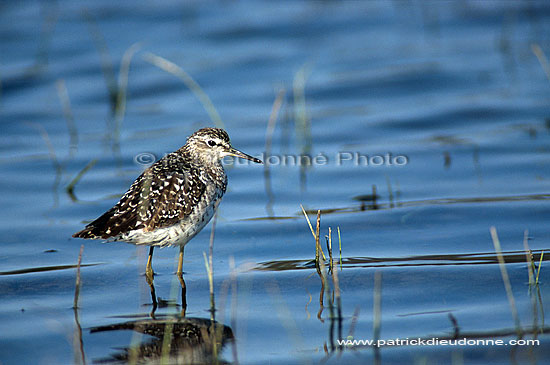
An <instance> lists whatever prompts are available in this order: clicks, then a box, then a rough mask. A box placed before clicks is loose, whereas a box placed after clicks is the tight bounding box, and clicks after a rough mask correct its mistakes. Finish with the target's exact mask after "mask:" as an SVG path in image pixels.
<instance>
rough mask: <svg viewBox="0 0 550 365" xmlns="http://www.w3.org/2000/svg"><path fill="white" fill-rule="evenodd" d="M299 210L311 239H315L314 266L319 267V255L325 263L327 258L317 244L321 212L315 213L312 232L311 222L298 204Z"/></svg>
mask: <svg viewBox="0 0 550 365" xmlns="http://www.w3.org/2000/svg"><path fill="white" fill-rule="evenodd" d="M300 208H302V212H303V213H304V217H306V221H307V224H308V225H309V229H310V230H311V234H312V235H313V238H314V239H315V266H316V267H317V268H318V267H319V259H320V255H323V260H324V261H326V260H327V257H326V256H325V253H324V252H323V249H322V248H321V245H320V244H319V229H320V225H321V211H320V210H318V211H317V225H316V230H315V231H314V230H313V226H312V225H311V221H310V220H309V217H308V216H307V213H306V210H305V209H304V207H303V206H302V205H301V204H300ZM317 271H319V269H318V270H317Z"/></svg>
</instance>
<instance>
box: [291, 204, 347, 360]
mask: <svg viewBox="0 0 550 365" xmlns="http://www.w3.org/2000/svg"><path fill="white" fill-rule="evenodd" d="M300 207H301V208H302V212H303V213H304V216H305V218H306V221H307V223H308V225H309V229H310V230H311V234H312V235H313V237H314V239H315V268H316V269H317V274H318V275H319V277H320V278H321V291H320V293H319V306H320V309H319V313H318V314H317V318H319V320H320V321H321V322H323V319H322V318H321V314H322V312H323V308H324V305H323V302H324V295H325V291H326V295H327V297H328V300H329V312H330V328H329V339H330V347H331V351H334V349H335V343H334V325H335V322H337V324H338V327H337V328H338V338H339V339H342V298H341V295H340V281H339V278H338V270H334V259H333V255H332V228H331V227H329V228H328V235H327V236H325V238H326V243H327V250H328V254H329V267H328V270H327V268H326V263H325V262H326V260H327V259H326V256H325V254H324V253H323V249H322V248H321V245H320V243H319V236H320V229H321V227H320V226H321V211H320V210H318V211H317V224H316V227H315V231H314V230H313V226H312V225H311V221H310V220H309V217H308V215H307V213H306V211H305V209H304V207H303V206H302V205H300ZM338 240H339V243H340V269H341V268H342V265H341V263H342V241H341V238H340V227H338ZM321 254H322V256H323V259H322V260H321ZM327 271H328V272H330V273H331V274H332V287H333V293H332V295H331V293H330V291H329V286H328V285H327V283H328V278H327V275H328V273H327ZM335 307H336V308H335ZM335 309H336V314H335ZM339 349H341V347H340V346H339ZM325 352H327V353H328V349H327V348H325Z"/></svg>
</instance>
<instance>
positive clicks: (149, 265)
mask: <svg viewBox="0 0 550 365" xmlns="http://www.w3.org/2000/svg"><path fill="white" fill-rule="evenodd" d="M154 248H155V246H151V247H149V257H148V258H147V266H146V267H145V277H146V279H147V283H149V285H153V276H154V274H153V266H152V262H153V250H154Z"/></svg>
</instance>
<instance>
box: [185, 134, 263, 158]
mask: <svg viewBox="0 0 550 365" xmlns="http://www.w3.org/2000/svg"><path fill="white" fill-rule="evenodd" d="M185 147H186V148H187V149H188V151H190V152H192V153H193V154H195V155H196V156H200V157H201V158H207V159H210V161H212V162H218V161H219V160H221V159H222V158H224V157H225V156H235V157H240V158H244V159H246V160H250V161H252V162H256V163H262V161H261V160H259V159H257V158H255V157H252V156H249V155H247V154H246V153H244V152H241V151H239V150H237V149H235V148H233V146H231V141H230V140H229V135H228V134H227V132H226V131H224V130H223V129H221V128H202V129H199V130H198V131H196V132H195V133H193V134H192V135H191V136H189V138H187V143H186V144H185Z"/></svg>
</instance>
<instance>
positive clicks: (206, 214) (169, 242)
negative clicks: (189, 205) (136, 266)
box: [115, 194, 221, 247]
mask: <svg viewBox="0 0 550 365" xmlns="http://www.w3.org/2000/svg"><path fill="white" fill-rule="evenodd" d="M207 200H209V201H210V199H204V200H203V201H201V203H199V204H198V205H197V206H196V207H195V208H194V209H193V212H192V213H191V214H190V215H189V216H187V217H185V218H184V219H182V220H180V221H179V222H178V223H176V224H174V225H172V226H168V227H163V228H157V229H155V230H153V231H144V230H143V229H136V230H133V231H130V232H127V233H125V234H123V235H121V236H120V237H117V238H116V239H115V240H116V241H125V242H128V243H133V244H136V245H148V246H160V247H166V246H175V245H179V246H185V244H187V242H189V241H190V240H191V239H192V238H193V237H195V235H197V233H199V232H200V231H201V230H202V229H203V228H204V226H206V225H207V224H208V222H209V221H210V219H212V217H213V216H214V213H215V212H216V209H217V208H218V205H219V204H220V202H221V196H218V195H217V194H216V198H215V199H213V200H211V203H210V204H206V201H207Z"/></svg>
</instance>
